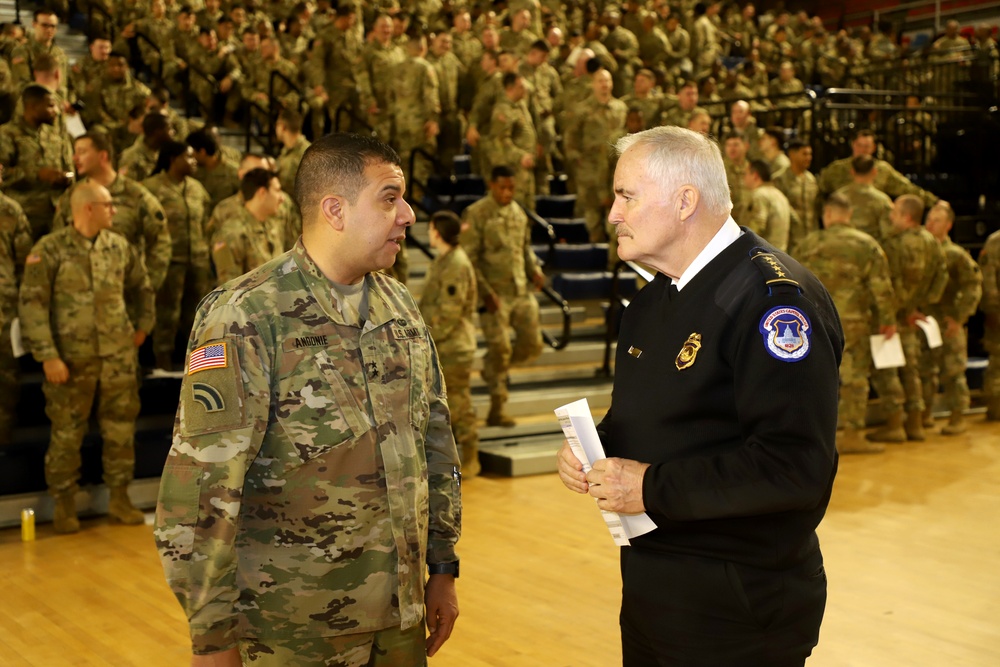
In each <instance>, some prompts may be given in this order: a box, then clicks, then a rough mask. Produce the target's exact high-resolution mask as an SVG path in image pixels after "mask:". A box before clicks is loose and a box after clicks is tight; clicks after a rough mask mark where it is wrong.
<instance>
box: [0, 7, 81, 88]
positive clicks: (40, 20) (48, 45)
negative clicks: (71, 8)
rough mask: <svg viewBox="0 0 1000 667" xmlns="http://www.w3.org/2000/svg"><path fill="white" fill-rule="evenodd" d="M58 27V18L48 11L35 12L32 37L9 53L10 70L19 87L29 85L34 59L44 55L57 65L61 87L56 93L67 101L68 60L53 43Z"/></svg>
mask: <svg viewBox="0 0 1000 667" xmlns="http://www.w3.org/2000/svg"><path fill="white" fill-rule="evenodd" d="M58 27H59V17H57V16H56V15H55V13H54V12H52V11H50V10H48V9H37V10H35V22H34V23H33V24H32V29H33V32H32V35H31V37H29V38H28V41H27V42H26V43H25V44H21V45H19V46H17V47H15V48H14V50H13V51H11V53H10V68H11V72H12V73H13V75H14V80H15V81H16V82H18V83H19V84H20V85H26V84H29V83H31V80H32V79H31V73H32V71H33V70H34V61H35V58H37V57H38V56H40V55H41V54H43V53H46V54H48V55H50V56H52V57H53V58H55V60H56V62H57V63H59V70H60V72H61V73H62V76H61V81H62V85H61V87H60V89H59V90H58V91H56V92H57V93H58V94H59V96H60V97H61V98H62V99H64V100H65V99H68V97H69V92H68V89H67V86H68V84H69V60H68V59H67V58H66V52H65V51H63V50H62V48H60V47H59V46H57V45H56V43H55V37H56V28H58Z"/></svg>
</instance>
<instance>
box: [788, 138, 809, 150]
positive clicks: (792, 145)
mask: <svg viewBox="0 0 1000 667" xmlns="http://www.w3.org/2000/svg"><path fill="white" fill-rule="evenodd" d="M808 147H809V144H807V143H806V142H804V141H802V140H801V139H792V140H791V141H789V142H788V152H789V153H791V152H792V151H797V150H801V149H803V148H808Z"/></svg>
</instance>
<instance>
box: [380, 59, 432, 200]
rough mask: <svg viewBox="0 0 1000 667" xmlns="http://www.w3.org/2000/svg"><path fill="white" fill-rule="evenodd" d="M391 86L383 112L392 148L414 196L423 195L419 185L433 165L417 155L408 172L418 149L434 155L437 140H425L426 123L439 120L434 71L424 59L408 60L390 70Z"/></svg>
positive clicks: (428, 138) (426, 138)
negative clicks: (389, 127) (388, 118)
mask: <svg viewBox="0 0 1000 667" xmlns="http://www.w3.org/2000/svg"><path fill="white" fill-rule="evenodd" d="M389 76H390V77H391V78H392V81H393V85H392V87H391V88H389V90H388V100H387V101H388V104H389V107H388V109H387V110H386V111H385V112H384V113H388V114H389V115H390V116H391V118H392V131H393V145H394V146H395V147H396V150H398V151H399V159H400V164H401V165H402V166H403V172H404V173H405V174H406V182H407V183H408V184H409V185H410V188H411V189H412V190H414V196H416V197H420V196H422V195H423V193H422V192H421V191H420V190H421V184H424V183H426V182H427V177H428V176H429V175H430V174H431V173H432V172H433V169H432V166H433V165H432V164H431V163H430V162H428V161H427V160H426V159H424V158H423V157H422V156H420V155H418V156H417V157H416V159H415V160H414V162H413V170H412V171H411V170H410V157H411V156H412V155H413V152H414V151H415V150H417V149H423V150H425V151H426V152H427V153H429V154H430V155H436V153H437V137H436V136H434V137H428V136H427V132H426V130H425V125H426V124H427V123H430V122H433V123H439V122H440V120H441V93H440V90H439V88H438V77H437V70H435V69H434V67H433V66H432V65H431V64H430V63H429V62H427V61H426V60H424V59H423V58H407V59H405V60H403V61H401V62H400V63H398V64H396V65H395V66H393V67H392V69H391V73H390V74H389Z"/></svg>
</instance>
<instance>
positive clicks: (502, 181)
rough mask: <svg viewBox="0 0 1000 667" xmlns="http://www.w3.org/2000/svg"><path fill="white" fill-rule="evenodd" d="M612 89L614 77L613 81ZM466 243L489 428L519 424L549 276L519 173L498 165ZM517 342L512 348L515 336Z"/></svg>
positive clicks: (473, 213) (471, 210)
mask: <svg viewBox="0 0 1000 667" xmlns="http://www.w3.org/2000/svg"><path fill="white" fill-rule="evenodd" d="M608 87H609V88H610V81H609V82H608ZM462 222H463V223H464V226H465V227H466V228H465V231H463V232H462V236H461V243H462V247H463V248H464V249H465V252H466V253H468V255H469V259H470V260H471V261H472V265H473V266H474V267H476V291H477V292H478V294H479V302H480V303H481V304H482V305H481V307H480V308H479V324H480V325H481V326H482V328H483V336H484V337H485V338H486V346H487V347H486V357H485V358H484V359H483V379H484V380H485V381H486V385H487V386H488V387H489V391H490V413H489V416H488V417H487V419H486V423H487V425H489V426H514V424H515V422H514V420H513V419H512V418H511V417H510V415H508V414H507V407H506V406H507V384H508V377H509V372H510V367H511V365H515V364H523V363H528V362H529V361H532V360H533V359H535V358H536V357H538V355H539V354H541V352H542V333H541V329H540V328H539V324H538V301H537V300H536V299H535V296H534V294H532V293H531V291H530V290H529V289H528V283H529V282H531V283H533V284H534V285H535V287H538V288H540V287H541V286H542V285H544V284H545V274H543V273H542V270H541V269H540V268H539V267H538V261H537V259H536V258H535V253H534V252H533V251H532V250H531V227H530V223H529V221H528V216H527V215H525V213H524V211H522V210H521V208H520V207H519V206H518V205H517V204H515V203H514V174H513V172H511V170H510V169H508V168H507V167H502V166H501V167H495V168H494V169H493V172H492V174H491V175H490V192H489V193H488V194H487V195H486V196H485V197H483V198H482V199H480V200H479V201H477V202H476V203H474V204H472V205H471V206H469V207H468V208H467V209H465V212H464V213H463V215H462ZM512 333H513V334H514V335H515V336H516V341H515V343H514V345H513V347H512V346H511V341H510V337H511V334H512Z"/></svg>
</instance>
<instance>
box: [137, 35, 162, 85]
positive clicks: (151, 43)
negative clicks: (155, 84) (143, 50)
mask: <svg viewBox="0 0 1000 667" xmlns="http://www.w3.org/2000/svg"><path fill="white" fill-rule="evenodd" d="M135 38H136V40H138V41H139V42H146V44H148V45H149V47H150V48H151V49H153V51H155V52H156V55H157V56H158V58H157V59H156V61H157V65H158V67H157V68H156V69H155V70H154V69H153V67H152V66H150V64H149V63H146V62H144V63H143V64H144V65H145V66H146V67H149V71H150V72H152V73H153V74H155V75H156V80H157V81H159V82H160V83H163V51H162V50H161V49H160V47H158V46H157V45H156V43H155V42H154V41H153V40H152V39H150V38H149V35H147V34H146V33H144V32H139V31H136V33H135Z"/></svg>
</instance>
